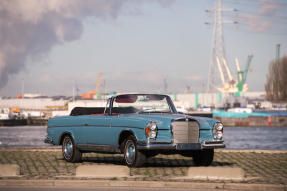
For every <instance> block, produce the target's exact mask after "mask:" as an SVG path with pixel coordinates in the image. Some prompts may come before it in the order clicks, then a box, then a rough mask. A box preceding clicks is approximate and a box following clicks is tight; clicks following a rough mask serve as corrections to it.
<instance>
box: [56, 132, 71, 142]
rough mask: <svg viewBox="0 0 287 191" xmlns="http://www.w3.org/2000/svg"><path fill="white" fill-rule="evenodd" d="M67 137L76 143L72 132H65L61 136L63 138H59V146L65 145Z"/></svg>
mask: <svg viewBox="0 0 287 191" xmlns="http://www.w3.org/2000/svg"><path fill="white" fill-rule="evenodd" d="M67 135H68V136H70V137H72V139H73V141H75V139H74V136H73V134H72V133H71V132H69V131H65V132H63V133H62V134H61V136H60V138H59V141H58V145H62V144H63V140H64V137H65V136H67Z"/></svg>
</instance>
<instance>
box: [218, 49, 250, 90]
mask: <svg viewBox="0 0 287 191" xmlns="http://www.w3.org/2000/svg"><path fill="white" fill-rule="evenodd" d="M252 58H253V55H252V54H251V55H248V58H247V63H246V66H245V69H244V70H241V69H240V65H239V61H238V59H237V58H236V59H235V63H236V68H237V80H235V79H236V78H234V77H233V76H232V75H231V72H230V69H229V67H228V64H227V63H226V60H225V58H222V61H223V64H221V62H220V59H219V57H218V56H217V57H216V61H217V66H218V71H219V73H220V78H221V82H222V85H223V87H218V88H217V89H218V90H219V91H221V92H223V93H236V92H246V91H247V90H248V86H247V84H246V79H247V75H248V71H249V68H250V64H251V60H252ZM222 65H223V66H224V67H222ZM224 72H225V73H227V76H228V79H225V77H224Z"/></svg>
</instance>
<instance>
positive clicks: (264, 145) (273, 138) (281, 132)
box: [0, 126, 287, 150]
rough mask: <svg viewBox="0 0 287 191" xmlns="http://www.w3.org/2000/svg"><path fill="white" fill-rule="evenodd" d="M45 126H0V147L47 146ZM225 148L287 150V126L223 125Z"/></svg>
mask: <svg viewBox="0 0 287 191" xmlns="http://www.w3.org/2000/svg"><path fill="white" fill-rule="evenodd" d="M45 136H46V126H14V127H0V148H47V147H54V146H52V145H48V144H45V143H44V142H43V140H44V138H45ZM224 141H225V144H226V148H227V149H255V150H287V127H225V128H224Z"/></svg>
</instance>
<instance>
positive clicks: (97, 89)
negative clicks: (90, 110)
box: [80, 72, 103, 99]
mask: <svg viewBox="0 0 287 191" xmlns="http://www.w3.org/2000/svg"><path fill="white" fill-rule="evenodd" d="M102 75H103V73H102V72H100V73H99V75H98V78H97V83H96V88H95V90H91V91H90V92H89V93H86V94H81V95H80V96H81V97H82V98H83V99H93V98H94V95H97V94H98V91H99V88H100V85H101V78H102Z"/></svg>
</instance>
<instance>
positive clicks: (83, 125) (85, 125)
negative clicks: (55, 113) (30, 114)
mask: <svg viewBox="0 0 287 191" xmlns="http://www.w3.org/2000/svg"><path fill="white" fill-rule="evenodd" d="M87 126H89V127H120V128H131V129H144V128H141V127H132V126H117V125H114V126H110V125H93V124H79V125H55V126H49V128H55V127H87Z"/></svg>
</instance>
